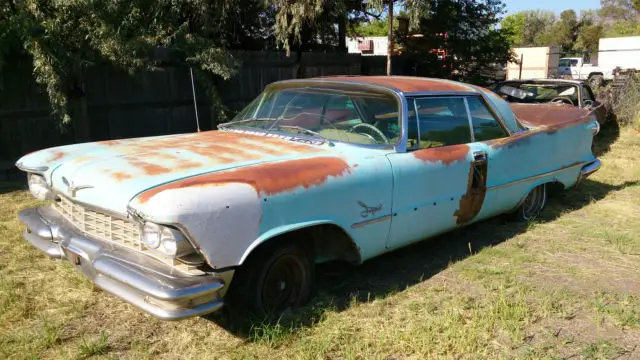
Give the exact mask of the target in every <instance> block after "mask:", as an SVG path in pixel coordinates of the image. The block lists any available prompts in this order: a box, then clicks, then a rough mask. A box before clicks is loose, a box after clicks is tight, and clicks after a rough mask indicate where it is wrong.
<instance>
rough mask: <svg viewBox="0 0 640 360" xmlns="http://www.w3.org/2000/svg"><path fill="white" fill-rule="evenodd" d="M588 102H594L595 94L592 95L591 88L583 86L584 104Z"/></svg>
mask: <svg viewBox="0 0 640 360" xmlns="http://www.w3.org/2000/svg"><path fill="white" fill-rule="evenodd" d="M587 100H589V101H593V100H594V99H593V94H592V93H591V89H590V88H588V87H586V86H583V87H582V101H583V102H584V101H587Z"/></svg>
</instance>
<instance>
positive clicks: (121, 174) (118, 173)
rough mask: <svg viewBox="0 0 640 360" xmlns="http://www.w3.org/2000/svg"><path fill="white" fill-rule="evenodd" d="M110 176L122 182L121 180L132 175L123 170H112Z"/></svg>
mask: <svg viewBox="0 0 640 360" xmlns="http://www.w3.org/2000/svg"><path fill="white" fill-rule="evenodd" d="M111 176H112V177H113V178H114V179H115V180H116V181H117V182H122V181H123V180H127V179H131V178H132V176H131V175H129V174H127V173H126V172H123V171H116V172H112V173H111Z"/></svg>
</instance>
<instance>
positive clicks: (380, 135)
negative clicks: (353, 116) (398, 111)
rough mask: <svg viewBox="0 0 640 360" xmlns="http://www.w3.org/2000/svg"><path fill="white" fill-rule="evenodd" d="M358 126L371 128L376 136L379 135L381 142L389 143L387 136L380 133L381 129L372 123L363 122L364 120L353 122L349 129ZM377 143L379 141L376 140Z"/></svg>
mask: <svg viewBox="0 0 640 360" xmlns="http://www.w3.org/2000/svg"><path fill="white" fill-rule="evenodd" d="M359 127H365V128H367V129H371V130H373V132H374V133H375V134H376V135H377V136H379V137H380V139H382V143H383V144H388V143H389V139H387V137H386V136H385V135H384V134H383V133H382V131H380V129H378V128H377V127H375V126H373V125H371V124H368V123H365V122H363V123H360V124H355V125H353V126H352V127H351V129H349V131H355V129H356V128H359ZM363 135H367V134H363ZM378 143H379V142H378Z"/></svg>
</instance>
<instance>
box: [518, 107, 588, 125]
mask: <svg viewBox="0 0 640 360" xmlns="http://www.w3.org/2000/svg"><path fill="white" fill-rule="evenodd" d="M510 107H511V110H512V111H513V113H514V114H515V115H516V117H517V118H518V119H519V120H521V121H524V122H527V123H529V124H531V125H534V126H541V125H547V126H561V127H564V126H567V125H570V124H576V123H579V122H583V121H588V120H589V116H588V115H589V111H588V110H585V109H581V108H578V107H574V106H569V105H567V106H558V105H544V104H534V105H532V104H510Z"/></svg>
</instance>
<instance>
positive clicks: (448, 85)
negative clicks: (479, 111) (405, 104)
mask: <svg viewBox="0 0 640 360" xmlns="http://www.w3.org/2000/svg"><path fill="white" fill-rule="evenodd" d="M316 79H324V80H338V81H345V82H350V81H353V82H361V83H368V84H374V85H379V86H384V87H388V88H395V89H398V90H401V91H403V92H423V91H466V92H469V91H471V92H477V91H476V89H474V88H473V87H471V86H469V85H466V84H463V83H461V82H457V81H451V80H445V79H435V78H426V77H417V76H360V75H354V76H328V77H322V78H316Z"/></svg>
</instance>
